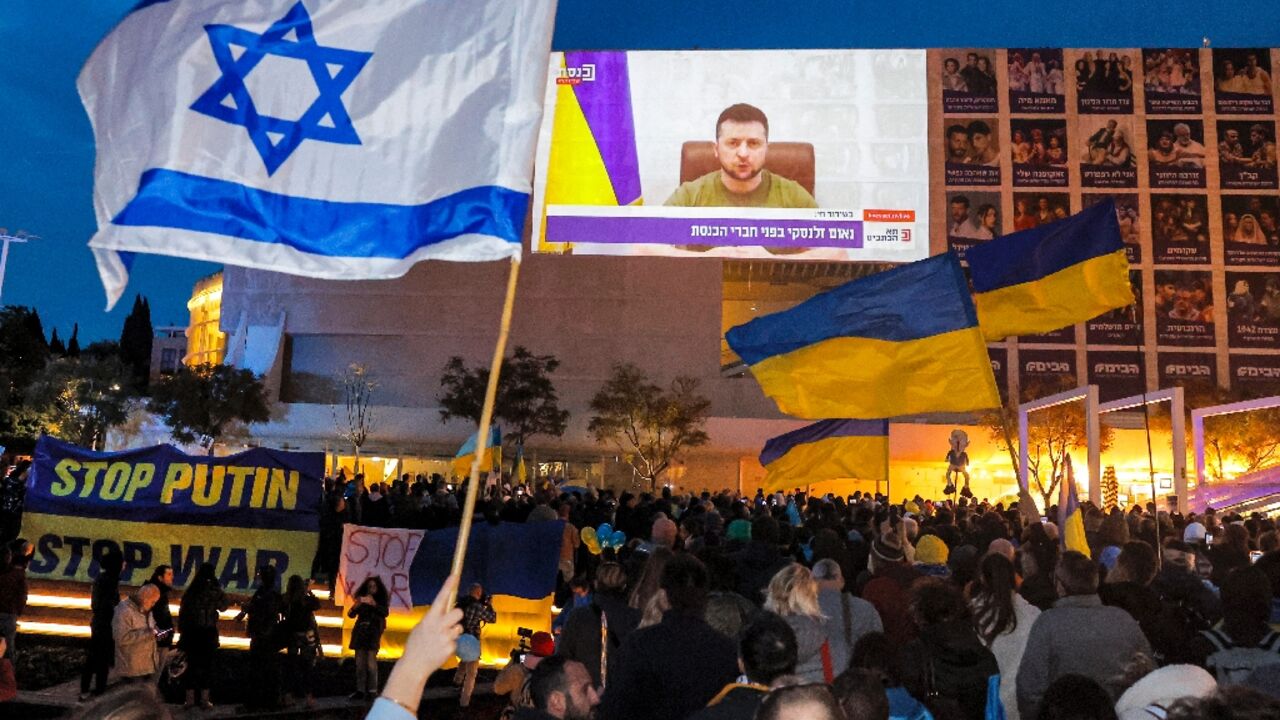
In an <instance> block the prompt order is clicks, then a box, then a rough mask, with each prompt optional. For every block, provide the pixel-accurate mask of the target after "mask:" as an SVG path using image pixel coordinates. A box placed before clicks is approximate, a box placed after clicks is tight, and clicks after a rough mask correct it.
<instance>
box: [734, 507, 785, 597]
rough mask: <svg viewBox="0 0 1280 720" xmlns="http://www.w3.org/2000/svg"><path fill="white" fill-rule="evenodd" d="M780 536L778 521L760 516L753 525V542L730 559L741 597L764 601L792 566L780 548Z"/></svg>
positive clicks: (750, 541) (748, 543) (748, 542)
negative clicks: (780, 573)
mask: <svg viewBox="0 0 1280 720" xmlns="http://www.w3.org/2000/svg"><path fill="white" fill-rule="evenodd" d="M779 537H780V530H779V528H778V521H777V520H774V519H773V518H772V517H770V516H768V515H764V516H761V517H758V518H756V519H755V520H753V521H752V522H751V539H750V540H748V541H747V544H746V545H744V546H743V548H742V549H741V550H739V551H738V552H736V553H734V554H733V555H731V556H730V557H731V558H732V559H733V568H734V573H735V577H737V579H738V585H737V588H736V589H737V591H738V594H739V595H741V596H742V597H744V598H746V599H748V600H750V601H751V602H754V603H757V604H759V603H763V602H764V592H765V588H767V587H768V586H769V582H770V581H771V580H772V579H773V576H774V575H777V574H778V571H779V570H781V569H783V568H784V567H786V566H787V565H788V563H789V561H788V560H787V558H786V557H785V556H783V554H782V553H781V551H780V550H779V549H778V540H779Z"/></svg>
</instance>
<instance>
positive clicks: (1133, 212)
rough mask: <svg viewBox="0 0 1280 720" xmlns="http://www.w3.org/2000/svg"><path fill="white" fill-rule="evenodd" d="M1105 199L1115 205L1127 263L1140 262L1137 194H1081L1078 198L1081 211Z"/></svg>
mask: <svg viewBox="0 0 1280 720" xmlns="http://www.w3.org/2000/svg"><path fill="white" fill-rule="evenodd" d="M1107 198H1111V199H1112V200H1114V201H1115V203H1116V221H1117V222H1118V223H1119V224H1120V239H1121V240H1123V241H1124V249H1125V253H1126V254H1127V255H1128V257H1129V262H1131V263H1134V264H1137V263H1140V262H1142V223H1141V222H1140V220H1141V218H1140V210H1139V205H1140V203H1139V202H1138V193H1083V194H1081V196H1080V200H1081V205H1082V207H1081V209H1082V210H1083V209H1085V208H1089V207H1092V206H1093V205H1094V204H1096V203H1099V202H1102V201H1103V200H1106V199H1107Z"/></svg>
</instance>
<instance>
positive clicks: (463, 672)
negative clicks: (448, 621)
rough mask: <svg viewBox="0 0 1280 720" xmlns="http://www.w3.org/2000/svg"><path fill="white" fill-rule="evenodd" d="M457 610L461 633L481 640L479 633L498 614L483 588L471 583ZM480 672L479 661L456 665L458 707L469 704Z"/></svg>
mask: <svg viewBox="0 0 1280 720" xmlns="http://www.w3.org/2000/svg"><path fill="white" fill-rule="evenodd" d="M458 609H460V610H462V632H464V633H466V634H467V635H471V636H473V637H475V639H476V640H477V641H478V640H480V639H481V637H480V633H481V631H483V629H484V626H485V624H486V623H491V622H496V621H497V619H498V613H496V612H494V609H493V600H492V598H490V597H489V596H488V595H486V594H485V592H484V586H482V585H481V584H480V583H473V584H472V585H471V589H470V590H469V591H468V592H467V594H466V596H464V597H461V598H459V599H458ZM479 671H480V660H479V659H476V660H471V661H468V662H461V663H458V670H457V671H456V672H455V673H454V674H453V684H454V685H461V686H462V695H461V696H459V698H458V706H459V707H467V706H468V705H470V704H471V693H472V691H474V690H475V688H476V673H478V672H479Z"/></svg>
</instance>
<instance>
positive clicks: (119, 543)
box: [22, 436, 324, 593]
mask: <svg viewBox="0 0 1280 720" xmlns="http://www.w3.org/2000/svg"><path fill="white" fill-rule="evenodd" d="M323 472H324V453H300V452H286V451H282V450H267V449H261V448H259V449H253V450H247V451H245V452H242V453H237V454H235V455H227V456H223V457H209V456H205V455H187V454H185V453H183V452H181V451H180V450H178V449H176V448H174V447H172V446H169V445H156V446H153V447H147V448H139V449H137V450H126V451H122V452H95V451H92V450H86V449H84V448H81V447H77V446H75V445H72V444H70V443H65V442H62V441H61V440H56V439H54V438H51V437H48V436H43V437H41V438H40V440H39V441H38V442H37V443H36V450H35V455H34V458H33V463H32V472H31V475H30V477H29V478H28V481H27V494H26V508H25V512H24V513H23V521H22V532H23V535H25V536H26V537H28V538H30V539H31V541H32V542H33V543H35V546H36V548H35V555H34V557H33V558H32V561H31V565H30V566H29V567H28V569H27V572H28V573H30V574H31V575H32V576H34V577H40V578H46V579H50V580H78V581H81V582H88V581H91V580H93V579H94V578H95V577H97V575H98V563H99V560H100V559H101V558H102V557H103V556H104V555H105V554H107V553H109V552H113V551H114V552H121V553H123V555H124V561H125V568H124V572H123V574H122V575H121V581H122V582H124V583H125V584H140V583H142V582H144V581H146V579H147V578H148V577H150V575H151V571H152V570H153V569H154V568H155V567H156V566H157V565H169V566H171V567H173V576H174V586H175V587H178V588H183V587H185V586H186V585H187V583H188V582H190V580H191V578H192V577H193V576H194V575H195V572H196V570H197V569H198V568H199V566H200V565H201V564H202V563H206V562H207V563H212V564H213V566H214V571H215V574H216V576H217V578H218V581H219V582H220V583H221V584H222V586H223V588H224V589H226V590H227V591H228V592H234V593H247V592H251V591H252V587H253V575H254V570H255V569H256V568H258V567H261V566H263V565H272V566H274V567H275V568H276V571H277V574H278V576H279V577H288V576H289V575H290V574H293V573H298V574H303V575H305V574H307V573H309V572H310V569H311V560H312V559H313V558H314V557H315V552H316V541H317V538H318V533H319V526H320V516H319V509H320V495H321V491H322V489H323V486H322V481H321V477H322V474H323Z"/></svg>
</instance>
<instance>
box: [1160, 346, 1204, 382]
mask: <svg viewBox="0 0 1280 720" xmlns="http://www.w3.org/2000/svg"><path fill="white" fill-rule="evenodd" d="M1156 364H1157V367H1158V369H1159V371H1158V375H1159V378H1160V387H1162V388H1167V387H1173V386H1175V385H1177V386H1179V387H1183V388H1195V389H1205V390H1207V389H1212V388H1215V387H1217V386H1218V361H1217V358H1216V357H1215V356H1214V355H1213V353H1189V352H1162V353H1159V354H1157V356H1156Z"/></svg>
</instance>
